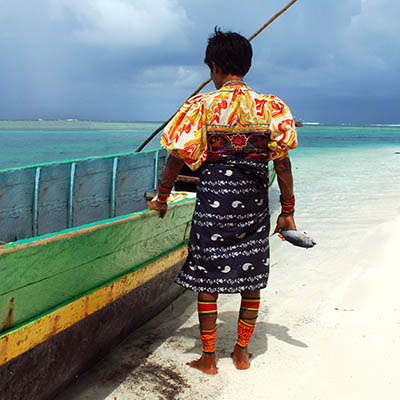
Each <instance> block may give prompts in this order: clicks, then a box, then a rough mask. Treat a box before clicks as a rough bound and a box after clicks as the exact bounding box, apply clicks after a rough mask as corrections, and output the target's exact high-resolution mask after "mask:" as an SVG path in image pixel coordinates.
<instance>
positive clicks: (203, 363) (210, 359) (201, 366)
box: [186, 354, 218, 375]
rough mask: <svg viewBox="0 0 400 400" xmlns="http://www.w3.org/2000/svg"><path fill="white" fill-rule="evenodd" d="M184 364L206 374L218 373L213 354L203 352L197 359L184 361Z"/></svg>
mask: <svg viewBox="0 0 400 400" xmlns="http://www.w3.org/2000/svg"><path fill="white" fill-rule="evenodd" d="M186 365H189V367H192V368H196V369H198V370H200V371H201V372H204V373H205V374H208V375H215V374H217V373H218V368H217V365H216V363H215V354H203V355H202V356H201V357H200V358H199V359H198V360H193V361H190V362H188V363H186Z"/></svg>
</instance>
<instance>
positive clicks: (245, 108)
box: [161, 83, 297, 170]
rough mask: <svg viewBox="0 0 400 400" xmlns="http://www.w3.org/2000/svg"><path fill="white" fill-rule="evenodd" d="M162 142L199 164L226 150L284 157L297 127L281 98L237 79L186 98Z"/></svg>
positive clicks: (293, 144)
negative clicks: (212, 89)
mask: <svg viewBox="0 0 400 400" xmlns="http://www.w3.org/2000/svg"><path fill="white" fill-rule="evenodd" d="M161 145H162V146H163V147H165V148H166V149H167V150H170V151H172V154H173V155H174V156H175V157H177V158H180V159H183V160H184V161H185V163H186V164H187V165H188V166H189V167H190V168H191V169H192V170H195V169H197V168H198V167H199V166H200V165H201V164H202V163H203V162H204V161H205V160H206V159H207V158H212V157H214V156H215V155H221V154H222V153H224V154H231V153H234V152H240V153H243V154H247V155H248V156H249V157H261V156H264V157H265V158H266V159H268V160H281V159H284V158H286V157H287V156H288V151H289V150H290V149H294V148H296V147H297V133H296V127H295V123H294V120H293V116H292V114H291V112H290V109H289V107H288V106H287V105H286V104H285V103H284V102H283V101H282V100H280V99H278V98H277V97H275V96H272V95H264V94H260V93H257V92H255V91H253V90H252V89H251V88H250V87H248V86H247V85H245V84H241V83H232V84H227V85H225V86H223V87H222V88H221V89H219V90H218V91H215V92H210V93H203V94H199V95H196V96H194V97H192V98H190V99H189V100H187V101H186V102H185V104H184V105H183V106H182V107H181V108H180V110H179V111H178V112H177V113H176V115H175V116H174V118H173V119H172V120H171V121H170V122H169V123H168V125H167V126H166V127H165V129H164V132H163V134H162V137H161Z"/></svg>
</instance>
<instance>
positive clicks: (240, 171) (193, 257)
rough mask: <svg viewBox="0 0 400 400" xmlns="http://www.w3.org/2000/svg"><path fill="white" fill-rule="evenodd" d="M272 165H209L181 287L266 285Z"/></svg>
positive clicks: (236, 289)
mask: <svg viewBox="0 0 400 400" xmlns="http://www.w3.org/2000/svg"><path fill="white" fill-rule="evenodd" d="M269 229H270V222H269V210H268V164H267V163H266V162H263V161H256V160H250V159H243V158H231V159H228V160H224V161H218V162H214V163H207V164H206V165H205V166H204V167H203V169H202V172H201V174H200V181H199V183H198V185H197V202H196V208H195V211H194V214H193V223H192V229H191V232H190V240H189V245H188V248H189V256H188V258H187V260H186V263H185V265H184V266H183V268H182V270H181V272H180V273H179V275H178V277H177V278H176V283H178V284H179V285H181V286H183V287H185V288H188V289H191V290H193V291H196V292H208V293H240V292H245V291H253V290H257V289H262V288H264V287H266V286H267V281H268V274H269V240H268V237H269Z"/></svg>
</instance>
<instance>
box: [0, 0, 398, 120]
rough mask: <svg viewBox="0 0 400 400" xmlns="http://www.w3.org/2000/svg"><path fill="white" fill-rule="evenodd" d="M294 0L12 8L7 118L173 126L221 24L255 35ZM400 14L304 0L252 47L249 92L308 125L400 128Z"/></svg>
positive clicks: (4, 75)
mask: <svg viewBox="0 0 400 400" xmlns="http://www.w3.org/2000/svg"><path fill="white" fill-rule="evenodd" d="M288 1H289V0H269V1H266V0H249V1H247V2H246V3H245V2H244V1H243V0H230V1H222V0H221V1H215V0H213V1H211V0H202V1H198V0H148V1H144V0H35V1H32V0H0V57H1V60H0V119H37V118H44V119H57V118H78V119H92V120H121V121H160V120H164V119H166V118H168V117H169V116H170V115H171V114H172V113H174V112H175V111H176V108H177V107H178V106H179V105H180V104H181V103H182V102H183V101H184V100H185V99H186V98H187V96H188V95H189V94H190V93H191V92H192V91H193V90H194V89H195V88H196V87H197V86H198V85H199V84H200V83H201V82H202V81H204V80H205V79H207V78H208V76H209V71H208V67H206V66H205V65H204V64H203V59H204V50H205V46H206V43H207V37H208V36H209V34H210V33H211V32H212V31H213V29H214V26H216V25H218V26H220V27H221V28H222V29H224V30H233V31H237V32H240V33H241V34H243V35H245V36H250V35H251V34H252V33H253V32H254V31H255V30H257V29H258V27H260V26H261V25H262V24H264V22H265V21H266V20H268V19H269V18H270V17H271V16H272V15H273V14H274V13H275V12H277V11H279V10H280V9H281V8H282V7H283V6H284V5H285V4H286V3H287V2H288ZM244 4H246V6H244ZM399 15H400V2H399V1H398V0H323V1H321V0H298V1H297V3H296V4H295V5H294V6H293V7H292V8H291V9H290V10H289V11H287V12H286V13H285V14H284V15H282V16H281V17H280V18H279V19H278V20H277V21H275V22H274V23H273V24H272V25H271V26H270V27H269V28H268V29H267V30H266V31H264V32H263V33H262V34H261V35H260V36H259V37H258V38H256V39H255V40H254V41H253V42H252V44H253V49H254V59H253V66H252V69H251V71H250V72H249V74H248V76H247V77H246V82H247V83H248V84H249V85H251V86H252V87H253V88H254V89H256V90H257V91H260V92H264V93H273V94H275V95H277V96H279V97H281V98H282V99H284V100H285V101H286V102H287V103H288V104H289V106H290V107H291V109H292V111H293V113H294V114H295V116H296V117H297V118H301V119H304V120H306V121H321V122H328V123H329V122H331V123H339V122H345V123H399V122H400V117H399V104H400V80H399V70H400V46H399V41H400V40H399V37H400V23H399V21H398V18H399ZM212 89H213V87H212V86H211V85H210V86H208V87H207V88H206V90H212Z"/></svg>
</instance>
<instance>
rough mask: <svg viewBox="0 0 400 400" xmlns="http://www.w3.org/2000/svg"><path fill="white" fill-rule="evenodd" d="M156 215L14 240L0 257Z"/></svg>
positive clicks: (142, 213)
mask: <svg viewBox="0 0 400 400" xmlns="http://www.w3.org/2000/svg"><path fill="white" fill-rule="evenodd" d="M195 201H196V199H194V198H186V199H181V200H178V201H176V202H174V203H172V204H170V205H168V208H169V209H173V208H175V207H177V206H180V205H182V204H183V203H187V204H188V205H189V204H192V203H195ZM157 213H158V211H155V210H149V209H146V210H141V211H136V212H134V213H131V214H126V215H121V216H118V217H114V218H107V219H103V220H100V221H95V222H91V223H90V224H85V225H80V226H76V227H73V228H67V229H63V230H60V231H57V232H53V233H47V234H45V235H41V236H35V237H32V238H27V239H21V240H16V241H15V242H9V243H6V244H4V245H1V246H0V257H1V256H2V255H3V254H8V253H12V252H14V251H17V250H20V249H24V248H28V247H35V246H40V245H44V244H47V243H51V242H55V241H59V240H63V239H67V238H68V239H69V238H72V237H76V236H81V235H84V234H86V233H90V232H95V231H97V230H99V229H102V228H104V227H106V226H112V225H119V224H123V223H126V222H129V221H134V220H137V219H142V218H144V217H145V216H146V215H149V216H150V215H154V214H157Z"/></svg>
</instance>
